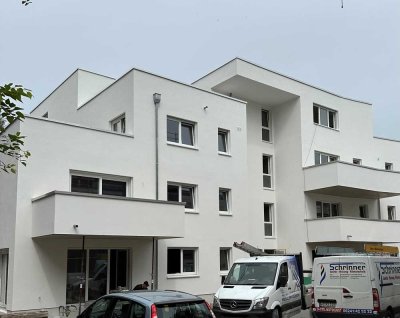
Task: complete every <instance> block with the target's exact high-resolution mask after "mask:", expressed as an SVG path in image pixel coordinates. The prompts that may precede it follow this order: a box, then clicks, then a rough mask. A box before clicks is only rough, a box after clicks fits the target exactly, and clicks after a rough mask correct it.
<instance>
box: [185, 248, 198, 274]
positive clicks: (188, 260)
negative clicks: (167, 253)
mask: <svg viewBox="0 0 400 318" xmlns="http://www.w3.org/2000/svg"><path fill="white" fill-rule="evenodd" d="M182 254H183V272H184V273H193V272H194V271H195V270H194V251H193V250H183V252H182Z"/></svg>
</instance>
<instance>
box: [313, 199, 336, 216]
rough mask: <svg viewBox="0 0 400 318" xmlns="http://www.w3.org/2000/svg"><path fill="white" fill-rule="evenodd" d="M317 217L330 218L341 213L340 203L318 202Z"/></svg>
mask: <svg viewBox="0 0 400 318" xmlns="http://www.w3.org/2000/svg"><path fill="white" fill-rule="evenodd" d="M316 210H317V218H329V217H334V216H339V215H340V203H328V202H321V201H317V202H316Z"/></svg>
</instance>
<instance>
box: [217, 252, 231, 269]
mask: <svg viewBox="0 0 400 318" xmlns="http://www.w3.org/2000/svg"><path fill="white" fill-rule="evenodd" d="M230 254H231V248H229V247H221V248H220V249H219V270H220V272H227V271H228V270H229V267H230Z"/></svg>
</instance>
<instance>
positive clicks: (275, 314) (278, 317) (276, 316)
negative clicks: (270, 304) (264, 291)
mask: <svg viewBox="0 0 400 318" xmlns="http://www.w3.org/2000/svg"><path fill="white" fill-rule="evenodd" d="M271 318H281V313H280V311H279V309H278V308H275V309H274V310H273V311H272V315H271Z"/></svg>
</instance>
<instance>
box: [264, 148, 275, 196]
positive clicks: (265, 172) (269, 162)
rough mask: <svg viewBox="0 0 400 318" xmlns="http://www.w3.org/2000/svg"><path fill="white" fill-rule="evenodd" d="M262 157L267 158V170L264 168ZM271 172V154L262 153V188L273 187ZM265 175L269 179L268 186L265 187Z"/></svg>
mask: <svg viewBox="0 0 400 318" xmlns="http://www.w3.org/2000/svg"><path fill="white" fill-rule="evenodd" d="M264 158H267V160H268V161H267V162H268V164H267V165H268V171H265V170H264ZM272 172H273V167H272V156H271V155H267V154H263V155H262V176H263V178H262V185H263V188H264V189H273V188H274V183H273V179H272ZM265 177H269V180H270V186H269V187H266V186H265V182H264V178H265Z"/></svg>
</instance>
